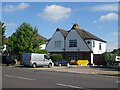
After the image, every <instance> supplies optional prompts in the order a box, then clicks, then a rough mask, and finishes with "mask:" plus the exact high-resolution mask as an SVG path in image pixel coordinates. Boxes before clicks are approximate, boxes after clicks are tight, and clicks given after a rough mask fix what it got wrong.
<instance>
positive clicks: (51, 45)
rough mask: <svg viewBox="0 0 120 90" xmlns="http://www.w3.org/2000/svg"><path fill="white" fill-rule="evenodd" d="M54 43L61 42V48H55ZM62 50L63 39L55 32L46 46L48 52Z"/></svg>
mask: <svg viewBox="0 0 120 90" xmlns="http://www.w3.org/2000/svg"><path fill="white" fill-rule="evenodd" d="M55 41H61V47H55ZM63 48H64V37H63V35H62V33H61V32H60V31H56V32H55V33H54V35H53V37H52V39H51V40H50V41H49V43H48V44H47V46H46V50H48V52H61V51H63Z"/></svg>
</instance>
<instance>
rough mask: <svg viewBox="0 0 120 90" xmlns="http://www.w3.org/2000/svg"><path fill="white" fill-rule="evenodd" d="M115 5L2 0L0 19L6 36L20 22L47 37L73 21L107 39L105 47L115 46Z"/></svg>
mask: <svg viewBox="0 0 120 90" xmlns="http://www.w3.org/2000/svg"><path fill="white" fill-rule="evenodd" d="M117 8H118V5H117V3H115V2H111V3H110V2H25V3H24V2H3V3H2V21H3V22H5V24H6V26H7V28H6V33H5V34H6V36H7V37H9V36H10V35H12V33H13V32H15V31H16V29H17V27H18V26H19V25H20V24H22V23H23V22H27V23H29V24H31V25H32V26H33V27H34V26H36V27H37V28H38V32H39V34H40V35H42V36H44V37H46V38H47V39H49V38H51V36H52V35H53V33H54V32H55V30H56V29H57V28H61V29H65V30H70V28H71V27H72V25H73V24H74V23H77V24H79V26H80V28H82V29H84V30H86V31H88V32H90V33H92V34H94V35H96V36H98V37H100V38H102V39H104V40H106V41H107V50H108V51H110V50H113V49H115V48H117V46H118V34H119V33H118V20H117V19H118V13H117V11H118V10H117Z"/></svg>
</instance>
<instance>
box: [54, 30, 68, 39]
mask: <svg viewBox="0 0 120 90" xmlns="http://www.w3.org/2000/svg"><path fill="white" fill-rule="evenodd" d="M56 31H60V32H61V33H62V35H63V36H64V37H66V36H67V35H68V31H66V30H63V29H59V28H57V30H56Z"/></svg>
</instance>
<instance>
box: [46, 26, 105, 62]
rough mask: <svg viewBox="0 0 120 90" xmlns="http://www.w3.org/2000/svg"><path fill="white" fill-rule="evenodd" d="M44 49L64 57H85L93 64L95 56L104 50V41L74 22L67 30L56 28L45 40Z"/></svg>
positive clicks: (76, 58)
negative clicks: (49, 37)
mask: <svg viewBox="0 0 120 90" xmlns="http://www.w3.org/2000/svg"><path fill="white" fill-rule="evenodd" d="M46 50H48V52H49V53H51V54H61V55H62V56H63V58H64V59H68V60H86V59H87V60H89V62H90V63H89V64H93V63H95V57H96V56H99V55H100V54H102V53H104V52H106V41H104V40H103V39H101V38H99V37H97V36H95V35H93V34H91V33H89V32H87V31H85V30H83V29H80V28H79V25H78V24H74V25H73V26H72V28H71V29H70V30H69V31H66V30H63V29H59V28H58V29H57V30H56V31H55V33H54V35H53V36H52V38H51V39H49V40H48V41H47V45H46Z"/></svg>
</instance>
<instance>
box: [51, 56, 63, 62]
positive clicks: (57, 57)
mask: <svg viewBox="0 0 120 90" xmlns="http://www.w3.org/2000/svg"><path fill="white" fill-rule="evenodd" d="M50 58H51V59H52V60H53V62H58V60H61V59H63V57H62V55H59V54H52V55H51V56H50Z"/></svg>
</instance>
